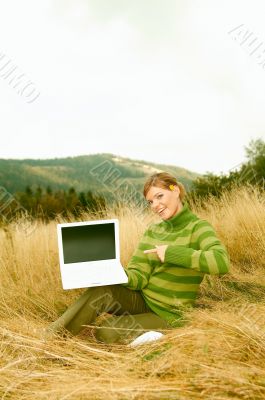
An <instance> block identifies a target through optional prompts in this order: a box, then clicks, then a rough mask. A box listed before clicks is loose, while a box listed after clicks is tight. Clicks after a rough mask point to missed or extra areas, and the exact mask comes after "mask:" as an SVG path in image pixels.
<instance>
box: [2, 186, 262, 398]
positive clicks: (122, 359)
mask: <svg viewBox="0 0 265 400" xmlns="http://www.w3.org/2000/svg"><path fill="white" fill-rule="evenodd" d="M192 209H193V211H194V212H196V213H197V214H198V215H199V216H200V217H202V218H205V219H207V220H208V221H209V222H211V223H212V224H213V226H214V227H215V229H216V232H217V234H218V236H219V237H220V239H221V240H222V241H223V243H224V244H225V245H226V247H227V249H228V251H229V254H230V258H231V271H230V273H229V274H227V275H224V276H222V277H216V276H209V275H205V278H204V280H203V283H202V284H201V291H200V295H199V298H198V300H197V302H196V306H195V307H194V309H192V310H190V311H187V319H188V322H187V324H186V325H185V326H183V327H181V328H177V329H174V330H171V331H169V332H167V333H166V335H165V336H164V338H163V339H162V340H160V341H157V342H154V343H152V344H146V345H143V346H139V347H136V348H134V349H133V348H130V347H128V346H125V345H118V344H113V345H104V344H101V343H98V342H97V341H96V340H95V338H94V336H93V330H92V329H90V328H89V327H88V328H86V329H84V330H83V331H82V332H81V333H80V334H79V335H78V336H75V337H72V336H71V335H70V334H69V335H67V336H66V337H60V336H59V335H58V337H55V338H54V339H53V340H45V339H44V338H43V329H44V328H45V327H47V326H48V324H49V323H50V322H51V321H53V320H55V319H56V318H57V317H58V316H59V315H61V314H62V312H63V311H64V310H65V309H66V308H67V306H68V305H69V304H71V303H72V302H73V301H74V299H76V298H77V296H78V295H79V294H80V293H82V291H83V290H82V289H79V290H70V291H64V290H63V289H62V287H61V281H60V271H59V265H58V253H57V237H56V221H54V222H50V223H49V224H44V223H40V222H39V223H37V224H36V225H32V227H31V226H30V227H29V226H28V225H27V223H26V221H18V222H17V223H13V224H12V225H9V226H8V227H6V228H5V229H1V230H0V240H1V247H0V314H1V327H0V349H1V361H0V363H1V364H0V396H1V399H27V400H32V399H41V400H42V399H47V400H48V399H49V400H50V399H51V400H55V399H109V400H112V399H115V400H116V399H117V400H127V399H128V400H129V399H131V400H132V399H133V400H136V399H137V400H140V399H141V400H142V399H143V400H144V399H159V400H162V399H180V400H182V399H185V400H186V399H201V398H203V399H218V400H221V399H253V400H254V399H255V400H258V399H264V398H265V357H264V354H265V274H264V272H265V258H264V254H265V194H264V193H260V192H258V191H257V190H253V189H251V188H241V189H236V190H234V191H233V192H232V193H230V194H225V195H223V197H222V198H221V199H219V200H216V199H211V200H209V201H208V202H207V203H205V204H199V203H198V204H195V203H194V204H193V206H192ZM135 211H136V210H135V209H132V208H130V207H119V208H117V209H115V210H109V211H108V212H107V214H106V218H112V217H116V218H119V220H120V231H121V261H122V264H123V265H124V266H126V263H127V262H128V260H129V258H130V257H131V254H132V252H133V250H134V248H135V246H136V245H137V242H138V240H139V238H140V236H141V235H142V233H143V231H144V230H145V228H146V226H147V224H148V223H149V222H150V221H151V217H150V215H149V214H140V213H136V212H135ZM91 218H96V216H95V215H94V216H90V215H88V214H84V215H83V217H82V219H83V220H85V219H91Z"/></svg>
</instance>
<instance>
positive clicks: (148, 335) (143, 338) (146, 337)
mask: <svg viewBox="0 0 265 400" xmlns="http://www.w3.org/2000/svg"><path fill="white" fill-rule="evenodd" d="M162 336H165V335H164V334H163V333H161V332H156V331H149V332H145V333H143V334H142V335H140V336H138V337H137V338H136V339H134V340H133V341H132V342H131V343H130V344H129V345H128V346H130V347H135V346H138V345H140V344H144V343H148V342H153V341H154V340H158V339H160V338H161V337H162Z"/></svg>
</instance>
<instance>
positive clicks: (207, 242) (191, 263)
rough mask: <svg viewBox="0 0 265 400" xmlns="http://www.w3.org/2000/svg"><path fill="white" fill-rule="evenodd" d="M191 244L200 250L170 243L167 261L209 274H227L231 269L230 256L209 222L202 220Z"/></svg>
mask: <svg viewBox="0 0 265 400" xmlns="http://www.w3.org/2000/svg"><path fill="white" fill-rule="evenodd" d="M191 245H192V246H193V247H195V248H197V249H198V250H194V249H193V248H190V247H184V246H180V245H174V244H173V245H169V246H168V247H167V248H166V252H165V262H168V263H171V264H176V265H178V266H180V267H184V268H192V269H194V270H196V271H200V272H204V273H207V274H216V275H218V274H225V273H227V272H228V271H229V256H228V253H227V250H226V248H225V246H224V245H223V244H222V243H221V242H220V240H219V239H218V238H217V236H216V233H215V231H214V229H213V227H212V226H211V225H210V224H209V222H207V221H204V220H200V221H199V222H198V223H197V224H196V226H195V228H194V231H193V233H192V235H191Z"/></svg>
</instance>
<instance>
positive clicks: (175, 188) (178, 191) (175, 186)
mask: <svg viewBox="0 0 265 400" xmlns="http://www.w3.org/2000/svg"><path fill="white" fill-rule="evenodd" d="M174 192H176V193H177V195H178V196H179V194H180V188H179V187H178V186H177V185H174Z"/></svg>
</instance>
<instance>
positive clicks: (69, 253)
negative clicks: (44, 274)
mask: <svg viewBox="0 0 265 400" xmlns="http://www.w3.org/2000/svg"><path fill="white" fill-rule="evenodd" d="M57 234H58V246H59V260H60V269H61V278H62V285H63V288H64V289H76V288H84V287H91V286H103V285H114V284H118V283H126V282H128V277H127V275H126V273H125V271H124V268H123V267H122V265H121V263H120V243H119V221H118V220H117V219H108V220H96V221H86V222H74V223H65V224H58V225H57Z"/></svg>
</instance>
